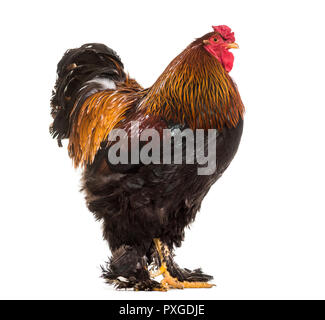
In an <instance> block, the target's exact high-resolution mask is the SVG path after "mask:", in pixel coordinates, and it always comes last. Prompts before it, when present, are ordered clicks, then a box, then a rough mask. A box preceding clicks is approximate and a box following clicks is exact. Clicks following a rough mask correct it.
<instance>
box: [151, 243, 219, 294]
mask: <svg viewBox="0 0 325 320" xmlns="http://www.w3.org/2000/svg"><path fill="white" fill-rule="evenodd" d="M154 243H155V246H156V249H157V252H158V255H159V259H160V264H161V266H160V269H159V270H158V272H156V273H154V274H152V273H151V277H157V276H159V275H163V277H164V279H163V280H162V281H161V288H159V289H155V290H159V291H165V290H168V289H170V288H174V289H185V288H212V287H213V286H214V285H213V284H210V283H207V282H205V281H180V280H178V279H177V278H176V277H173V276H171V274H170V272H169V271H168V267H167V260H168V259H169V258H171V253H170V251H169V249H168V247H167V246H166V245H164V244H162V242H161V241H160V240H159V239H154Z"/></svg>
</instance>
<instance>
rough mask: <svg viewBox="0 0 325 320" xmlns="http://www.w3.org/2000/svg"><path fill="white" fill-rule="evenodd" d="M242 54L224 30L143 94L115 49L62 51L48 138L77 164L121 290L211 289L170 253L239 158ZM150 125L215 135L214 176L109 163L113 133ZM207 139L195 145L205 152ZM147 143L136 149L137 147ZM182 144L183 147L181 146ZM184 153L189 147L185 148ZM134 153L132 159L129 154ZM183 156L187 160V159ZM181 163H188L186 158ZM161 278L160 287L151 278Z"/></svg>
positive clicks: (110, 279)
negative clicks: (237, 69)
mask: <svg viewBox="0 0 325 320" xmlns="http://www.w3.org/2000/svg"><path fill="white" fill-rule="evenodd" d="M235 48H238V45H237V44H236V43H235V36H234V33H233V32H232V31H231V29H230V28H229V27H227V26H214V27H213V31H212V32H209V33H207V34H206V35H204V36H203V37H201V38H198V39H196V40H195V41H193V42H192V43H191V44H190V45H189V46H187V47H186V48H185V50H184V51H183V52H181V53H180V54H179V55H178V56H177V57H176V58H175V59H174V60H172V62H171V63H170V64H169V65H168V66H167V68H166V69H165V71H164V72H163V73H162V74H161V75H160V77H159V78H158V79H157V81H156V82H155V83H154V84H153V85H152V86H151V87H149V88H146V89H145V88H142V87H141V86H140V85H139V84H138V83H137V82H136V80H134V79H132V78H130V77H129V75H128V74H127V73H126V72H125V71H124V66H123V63H122V62H121V59H120V58H119V56H118V55H117V54H116V53H115V51H113V50H112V49H110V48H108V47H107V46H105V45H103V44H98V43H90V44H85V45H83V46H81V47H80V48H77V49H70V50H68V51H67V52H66V53H65V54H64V56H63V57H62V59H61V61H60V62H59V63H58V67H57V81H56V84H55V87H54V90H53V95H52V99H51V114H52V116H53V118H54V121H53V123H52V125H51V127H50V132H51V134H52V136H53V137H54V138H56V139H57V140H58V144H59V146H62V143H61V140H62V139H68V140H69V141H68V152H69V156H70V157H71V158H72V160H73V163H74V166H75V167H79V166H80V167H82V168H83V177H82V190H83V191H84V192H85V198H86V203H87V206H88V208H89V210H90V211H91V212H92V213H93V214H94V216H95V218H96V219H98V220H101V221H102V223H103V237H104V239H106V240H107V241H108V244H109V247H110V250H111V253H112V256H111V258H110V259H109V262H108V263H107V265H106V266H105V267H102V269H103V278H104V279H105V280H106V282H107V283H109V284H113V285H115V286H116V287H117V288H118V289H127V288H132V289H134V290H146V291H149V290H150V291H152V290H158V291H166V290H168V289H170V288H178V289H183V288H211V287H212V286H213V284H211V283H210V281H211V280H212V277H211V276H209V275H207V274H205V273H203V272H202V270H201V269H196V270H189V269H186V268H181V267H179V266H178V264H177V263H176V262H175V259H174V258H175V255H174V249H175V247H180V246H181V243H182V241H183V239H184V229H185V228H186V226H188V225H189V224H190V223H192V222H193V221H194V219H195V217H196V214H197V212H198V211H199V209H200V206H201V203H202V200H203V199H204V197H205V195H206V194H207V192H208V191H209V189H210V187H211V186H212V184H214V183H215V182H216V181H217V180H218V179H219V178H220V177H221V175H222V174H223V172H224V171H225V170H226V169H227V167H228V166H229V164H230V162H231V161H232V159H233V157H234V156H235V154H236V152H237V149H238V146H239V143H240V139H241V135H242V130H243V114H244V106H243V103H242V100H241V98H240V95H239V92H238V89H237V86H236V85H235V83H234V82H233V80H232V79H231V77H230V76H229V74H228V73H229V72H230V70H231V69H232V67H233V62H234V56H233V54H232V53H231V52H230V51H229V50H230V49H235ZM132 123H138V126H139V132H140V133H141V132H144V131H145V130H146V129H155V130H156V131H157V132H158V133H159V137H160V138H162V135H163V134H162V132H163V131H164V130H165V129H169V130H170V132H171V133H172V135H173V132H174V131H176V130H184V129H191V130H196V129H203V131H204V132H205V133H207V132H208V131H209V129H215V130H214V133H215V142H216V143H215V150H214V151H215V153H214V155H215V162H216V167H215V170H214V171H213V173H212V174H206V175H199V174H198V172H197V169H198V167H199V166H200V165H199V164H198V162H197V161H196V160H195V161H194V163H191V164H187V163H185V161H182V162H181V163H177V164H176V163H144V162H143V161H140V160H139V159H138V160H139V161H135V162H134V161H133V162H132V161H129V160H130V159H129V158H130V157H128V162H127V163H113V162H112V161H110V159H109V157H108V154H109V152H110V149H111V148H112V147H113V146H114V145H115V144H114V142H112V141H111V140H110V139H108V137H109V135H110V133H111V132H113V131H114V130H115V129H123V130H124V131H125V132H126V135H127V138H128V139H129V138H131V135H132ZM207 144H208V143H207V142H206V141H204V143H203V145H202V146H201V147H202V148H203V149H204V150H207V147H208V146H207ZM143 147H144V143H143V142H141V143H140V144H139V148H143ZM185 148H186V145H185V144H184V143H183V144H182V149H185ZM183 151H185V150H183ZM129 156H130V154H129ZM183 158H184V156H183ZM183 160H184V159H183ZM159 275H162V276H163V280H162V281H161V282H158V281H157V280H155V278H156V277H157V276H159Z"/></svg>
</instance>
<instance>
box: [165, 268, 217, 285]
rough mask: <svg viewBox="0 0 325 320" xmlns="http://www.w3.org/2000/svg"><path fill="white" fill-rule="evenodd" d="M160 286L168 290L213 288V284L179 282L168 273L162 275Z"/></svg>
mask: <svg viewBox="0 0 325 320" xmlns="http://www.w3.org/2000/svg"><path fill="white" fill-rule="evenodd" d="M161 285H162V286H164V287H167V288H168V289H170V288H173V289H187V288H212V287H214V286H215V285H214V284H210V283H207V282H189V281H179V280H178V279H176V278H173V277H172V276H171V275H170V274H169V272H168V271H166V272H165V273H164V279H163V280H162V281H161Z"/></svg>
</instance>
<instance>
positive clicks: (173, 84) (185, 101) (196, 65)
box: [140, 40, 244, 130]
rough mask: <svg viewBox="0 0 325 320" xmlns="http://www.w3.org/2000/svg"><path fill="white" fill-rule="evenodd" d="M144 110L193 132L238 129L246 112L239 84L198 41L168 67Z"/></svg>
mask: <svg viewBox="0 0 325 320" xmlns="http://www.w3.org/2000/svg"><path fill="white" fill-rule="evenodd" d="M142 107H143V108H146V111H147V113H150V114H156V115H158V116H161V117H162V118H164V119H166V120H168V121H173V122H177V123H182V124H185V125H188V126H189V127H190V128H192V129H199V128H202V129H212V128H217V129H218V130H222V128H223V127H224V126H227V127H229V128H230V127H235V126H236V125H237V123H238V121H239V120H240V118H242V117H243V113H244V105H243V103H242V101H241V98H240V95H239V93H238V90H237V87H236V85H235V84H234V82H233V81H232V79H231V78H230V76H229V75H228V73H227V72H226V71H225V69H224V68H223V67H222V65H221V63H220V62H219V61H218V60H217V59H216V58H215V57H213V56H212V55H211V54H210V53H208V52H207V51H206V50H205V49H204V48H203V46H202V45H201V41H198V40H197V41H195V42H193V43H192V44H191V45H190V46H189V47H187V48H186V49H185V50H184V51H183V52H182V53H181V54H180V55H178V56H177V57H176V58H175V59H174V60H173V61H172V62H171V63H170V64H169V65H168V67H167V68H166V70H165V71H164V72H163V73H162V74H161V76H160V77H159V78H158V79H157V81H156V82H155V83H154V85H153V86H152V87H151V88H150V89H149V90H148V92H147V95H146V96H145V97H144V99H143V100H142V102H141V105H140V108H142Z"/></svg>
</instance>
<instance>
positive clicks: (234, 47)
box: [227, 42, 239, 49]
mask: <svg viewBox="0 0 325 320" xmlns="http://www.w3.org/2000/svg"><path fill="white" fill-rule="evenodd" d="M227 49H239V45H238V44H237V43H236V42H233V43H229V44H228V45H227Z"/></svg>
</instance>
